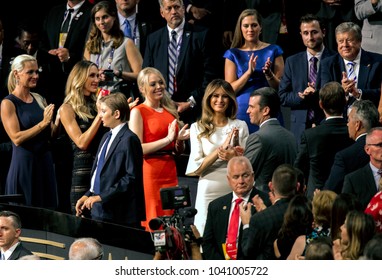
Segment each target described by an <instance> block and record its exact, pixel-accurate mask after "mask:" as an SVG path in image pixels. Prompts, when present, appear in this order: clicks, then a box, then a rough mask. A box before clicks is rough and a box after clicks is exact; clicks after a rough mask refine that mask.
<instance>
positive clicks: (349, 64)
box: [347, 61, 357, 80]
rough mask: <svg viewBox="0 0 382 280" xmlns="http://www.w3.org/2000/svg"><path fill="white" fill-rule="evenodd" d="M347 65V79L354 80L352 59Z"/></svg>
mask: <svg viewBox="0 0 382 280" xmlns="http://www.w3.org/2000/svg"><path fill="white" fill-rule="evenodd" d="M347 65H348V68H349V69H348V79H349V80H356V78H357V77H356V75H355V71H354V67H355V62H352V61H349V62H348V63H347Z"/></svg>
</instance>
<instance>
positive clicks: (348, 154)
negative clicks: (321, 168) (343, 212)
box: [324, 100, 379, 194]
mask: <svg viewBox="0 0 382 280" xmlns="http://www.w3.org/2000/svg"><path fill="white" fill-rule="evenodd" d="M378 120H379V114H378V110H377V108H376V107H375V106H374V104H373V102H371V101H370V100H359V101H358V100H357V101H355V102H354V103H353V104H352V106H351V107H350V112H349V115H348V132H349V137H350V138H351V139H353V140H354V141H355V143H354V144H353V145H351V146H349V147H347V148H345V149H343V150H341V151H339V152H337V153H336V156H335V158H334V163H333V166H332V169H331V171H330V175H329V178H328V179H327V180H326V182H325V186H324V189H325V190H332V191H335V192H336V193H338V194H339V193H341V192H342V187H343V183H344V178H345V175H347V174H349V173H351V172H353V171H355V170H357V169H359V168H361V167H363V166H365V165H366V164H367V163H368V162H369V156H368V155H367V154H366V152H365V143H366V133H367V132H368V131H369V130H370V129H371V128H372V127H375V126H378V125H379V123H378Z"/></svg>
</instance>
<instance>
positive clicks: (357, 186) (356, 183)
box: [342, 127, 382, 209]
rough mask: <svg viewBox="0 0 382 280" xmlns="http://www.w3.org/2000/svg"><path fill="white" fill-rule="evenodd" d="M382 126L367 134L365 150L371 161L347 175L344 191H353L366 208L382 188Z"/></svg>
mask: <svg viewBox="0 0 382 280" xmlns="http://www.w3.org/2000/svg"><path fill="white" fill-rule="evenodd" d="M381 146H382V127H375V128H372V129H371V130H369V132H368V133H367V135H366V145H365V151H366V153H367V154H368V155H369V163H367V164H366V165H365V166H363V167H361V168H360V169H358V170H356V171H353V172H352V173H349V174H348V175H346V176H345V179H344V186H343V188H342V192H343V193H352V194H354V195H355V196H356V197H357V199H358V200H359V201H360V202H361V205H362V209H365V208H366V207H367V205H368V203H369V202H370V200H371V199H372V197H373V196H374V195H375V194H376V193H377V192H378V191H380V190H382V176H381V174H382V172H381V169H382V161H381V159H380V158H381V152H382V149H381Z"/></svg>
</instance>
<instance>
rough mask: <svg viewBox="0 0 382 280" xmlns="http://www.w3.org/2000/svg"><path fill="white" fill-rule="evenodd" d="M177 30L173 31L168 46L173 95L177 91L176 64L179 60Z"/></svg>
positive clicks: (169, 87) (169, 85)
mask: <svg viewBox="0 0 382 280" xmlns="http://www.w3.org/2000/svg"><path fill="white" fill-rule="evenodd" d="M176 37H177V34H176V31H175V30H173V31H171V41H170V45H169V47H168V92H169V93H170V94H171V95H173V94H174V92H175V91H176V78H175V73H176V64H177V62H178V50H177V43H176Z"/></svg>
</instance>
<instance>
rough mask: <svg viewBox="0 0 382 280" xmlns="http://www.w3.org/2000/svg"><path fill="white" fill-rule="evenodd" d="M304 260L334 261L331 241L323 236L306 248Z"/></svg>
mask: <svg viewBox="0 0 382 280" xmlns="http://www.w3.org/2000/svg"><path fill="white" fill-rule="evenodd" d="M304 259H305V260H334V256H333V250H332V241H331V240H330V238H329V237H326V236H323V237H319V238H317V239H316V240H313V241H312V242H311V243H309V244H308V246H306V251H305V258H304Z"/></svg>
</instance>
